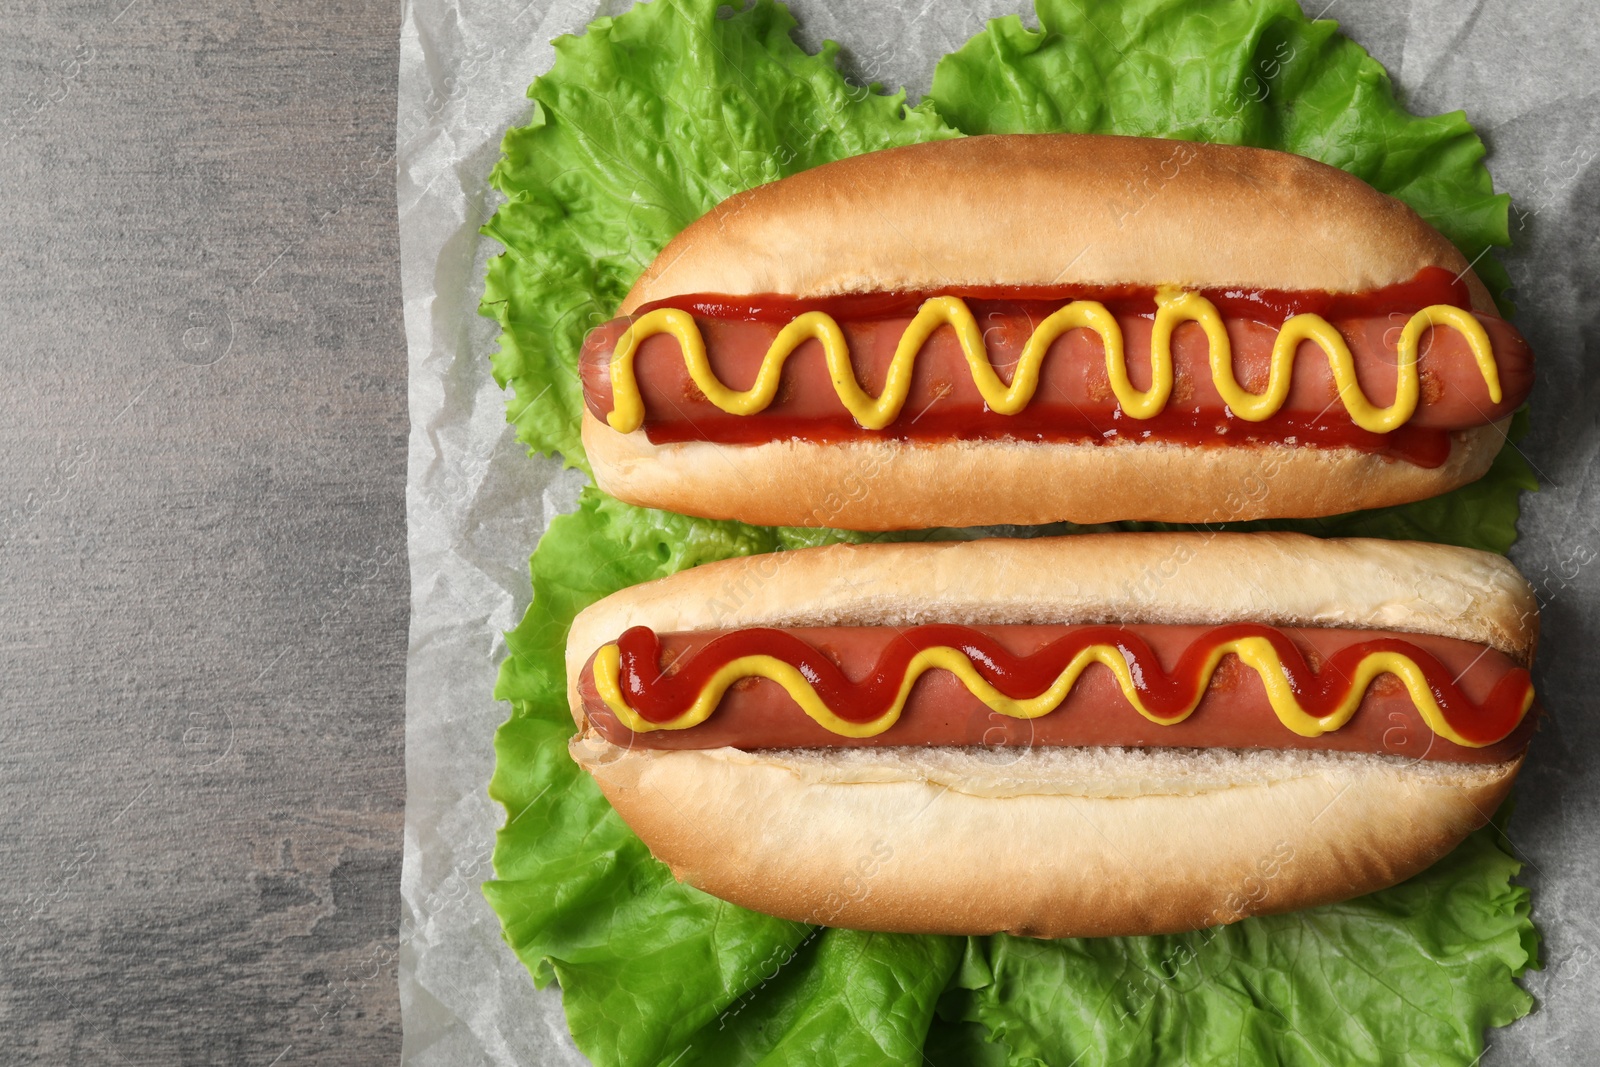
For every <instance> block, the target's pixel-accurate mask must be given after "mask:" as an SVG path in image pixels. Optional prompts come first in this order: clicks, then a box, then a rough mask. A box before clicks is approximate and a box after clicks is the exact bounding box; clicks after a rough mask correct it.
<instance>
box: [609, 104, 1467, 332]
mask: <svg viewBox="0 0 1600 1067" xmlns="http://www.w3.org/2000/svg"><path fill="white" fill-rule="evenodd" d="M1130 187H1131V191H1130ZM1124 207H1126V208H1128V209H1129V210H1127V211H1126V213H1125V214H1124V213H1123V210H1122V209H1123V208H1124ZM1430 266H1438V267H1443V268H1445V269H1446V270H1448V271H1450V272H1451V273H1452V274H1457V273H1460V274H1463V277H1464V278H1465V279H1466V280H1467V283H1468V286H1469V288H1470V289H1471V292H1472V294H1473V299H1472V306H1473V309H1474V310H1475V311H1481V312H1483V313H1484V314H1488V315H1493V314H1495V313H1496V312H1495V306H1494V301H1493V300H1492V299H1490V297H1489V292H1488V290H1487V289H1485V288H1484V287H1483V283H1482V282H1480V281H1479V280H1478V278H1477V276H1476V275H1474V274H1473V273H1472V272H1471V269H1470V268H1469V267H1468V265H1467V261H1466V258H1465V257H1463V256H1462V255H1461V253H1460V252H1459V251H1458V250H1457V249H1456V247H1455V246H1454V245H1452V244H1451V243H1450V242H1449V241H1448V240H1446V239H1445V238H1444V236H1443V235H1442V234H1440V233H1439V231H1437V230H1435V229H1434V228H1433V227H1431V226H1429V225H1428V224H1427V223H1426V222H1424V221H1422V219H1421V218H1420V217H1418V215H1417V213H1416V212H1414V211H1412V210H1411V209H1410V208H1409V207H1407V206H1406V205H1405V204H1402V203H1401V202H1400V201H1398V200H1395V199H1394V198H1393V197H1388V196H1385V195H1383V194H1382V193H1380V192H1378V191H1377V190H1376V189H1374V188H1372V186H1370V185H1368V184H1367V183H1366V182H1363V181H1362V180H1361V179H1360V178H1356V177H1354V176H1352V175H1350V174H1346V173H1345V172H1344V171H1342V170H1339V169H1338V168H1337V167H1330V166H1328V165H1326V164H1324V163H1318V162H1316V161H1315V160H1311V159H1306V158H1305V157H1303V156H1296V155H1291V154H1289V153H1287V152H1273V151H1269V150H1268V149H1264V148H1244V147H1240V146H1236V145H1212V144H1192V143H1189V142H1182V141H1169V140H1163V139H1160V138H1155V137H1108V136H1100V135H1085V134H1070V133H1060V134H998V135H988V136H983V137H962V138H956V139H953V140H948V141H932V142H929V143H926V144H918V145H907V146H905V147H902V148H890V149H886V150H884V151H881V152H870V153H868V154H866V155H861V156H853V157H851V158H849V159H841V160H839V161H838V162H836V163H828V164H825V165H824V166H820V167H816V168H813V169H812V170H807V171H802V172H801V173H799V174H795V175H792V176H791V177H788V178H784V179H783V180H782V181H777V182H772V183H770V184H768V185H762V186H758V187H756V188H754V189H750V190H747V191H745V192H742V193H738V194H736V195H734V196H731V197H729V198H728V199H727V200H724V201H723V202H722V203H721V204H718V205H717V206H716V207H714V208H712V209H711V210H710V211H709V212H707V213H706V214H705V215H704V216H703V217H702V218H700V219H698V220H696V221H695V222H693V223H691V224H690V225H689V226H688V227H686V228H685V229H684V230H683V231H682V232H681V233H679V234H678V235H677V237H675V238H673V239H672V240H671V241H669V242H668V243H667V246H666V248H664V249H663V250H662V252H661V255H659V256H658V257H656V260H655V261H654V262H653V263H652V264H651V265H650V266H649V267H648V268H647V269H646V270H645V272H644V274H642V275H641V276H640V277H639V280H638V281H637V282H636V283H634V286H633V289H632V290H631V291H630V292H629V293H628V296H627V298H626V299H625V300H624V301H623V302H622V308H621V310H622V312H623V313H624V314H627V313H629V312H632V311H634V310H635V309H637V308H639V307H640V306H642V305H643V304H646V303H649V302H650V301H653V300H661V299H663V298H664V297H669V296H676V295H680V294H683V293H725V294H728V295H743V294H751V293H784V294H787V295H790V296H799V297H814V296H833V295H837V294H841V293H853V292H873V291H892V290H913V291H915V290H928V289H937V288H942V287H947V286H964V285H971V286H983V285H1074V284H1083V285H1094V284H1125V285H1181V286H1195V287H1200V286H1207V287H1210V286H1221V285H1232V286H1239V287H1241V288H1260V289H1324V290H1328V291H1331V292H1361V291H1363V290H1368V289H1381V288H1383V287H1385V286H1388V285H1394V284H1396V283H1398V282H1403V281H1406V280H1407V279H1409V278H1412V277H1414V276H1415V275H1416V273H1417V272H1418V271H1420V270H1421V269H1422V268H1424V267H1430Z"/></svg>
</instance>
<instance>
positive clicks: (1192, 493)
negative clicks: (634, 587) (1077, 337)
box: [583, 134, 1505, 530]
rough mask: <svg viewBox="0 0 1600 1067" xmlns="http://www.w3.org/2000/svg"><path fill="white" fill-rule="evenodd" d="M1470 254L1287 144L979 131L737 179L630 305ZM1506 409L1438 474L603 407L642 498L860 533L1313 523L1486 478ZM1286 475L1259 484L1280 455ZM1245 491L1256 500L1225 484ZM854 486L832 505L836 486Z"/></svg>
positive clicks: (620, 476)
mask: <svg viewBox="0 0 1600 1067" xmlns="http://www.w3.org/2000/svg"><path fill="white" fill-rule="evenodd" d="M1427 266H1439V267H1443V268H1445V269H1447V270H1449V271H1451V272H1452V273H1459V274H1461V275H1462V276H1463V278H1464V279H1465V280H1466V282H1467V284H1468V287H1469V289H1470V291H1471V294H1472V303H1473V307H1474V308H1475V309H1476V310H1477V311H1479V312H1482V313H1484V314H1487V315H1494V314H1495V313H1496V312H1495V307H1494V302H1493V300H1492V299H1491V298H1490V297H1489V294H1488V291H1487V290H1486V289H1485V288H1484V287H1483V285H1482V283H1481V282H1480V281H1479V280H1478V278H1477V277H1476V276H1475V275H1474V274H1473V273H1472V270H1471V268H1470V266H1469V265H1468V264H1467V262H1466V260H1465V259H1464V258H1463V257H1462V255H1461V253H1460V252H1459V251H1457V250H1456V248H1455V247H1454V246H1453V245H1451V244H1450V242H1449V241H1448V240H1446V239H1445V238H1444V237H1443V236H1442V235H1441V234H1439V233H1438V232H1437V231H1436V230H1434V229H1433V228H1432V227H1430V226H1429V225H1428V224H1427V223H1426V222H1424V221H1423V220H1422V219H1421V218H1419V217H1418V216H1417V215H1416V213H1415V212H1413V211H1412V210H1411V209H1410V208H1408V207H1407V206H1405V205H1404V204H1402V203H1401V202H1399V201H1398V200H1395V199H1393V198H1391V197H1388V196H1385V195H1383V194H1382V193H1379V192H1378V191H1377V190H1375V189H1373V188H1372V187H1370V186H1368V185H1367V184H1365V183H1364V182H1362V181H1361V180H1360V179H1358V178H1355V177H1352V176H1351V175H1349V174H1346V173H1344V172H1343V171H1341V170H1338V169H1337V168H1334V167H1329V166H1326V165H1324V164H1321V163H1317V162H1315V161H1313V160H1309V159H1305V158H1302V157H1300V156H1294V155H1289V154H1286V153H1282V152H1271V151H1267V150H1264V149H1256V148H1241V147H1236V146H1229V145H1204V144H1191V143H1188V142H1178V141H1167V140H1160V139H1155V138H1139V137H1103V136H1086V135H1077V134H1033V135H1011V136H985V137H967V138H959V139H955V140H947V141H936V142H931V143H928V144H921V145H911V146H906V147H903V148H894V149H889V150H886V151H882V152H873V153H869V154H867V155H863V156H856V157H853V158H851V159H845V160H840V161H839V162H836V163H830V164H827V165H825V166H821V167H817V168H815V169H813V170H808V171H804V172H802V173H800V174H796V175H793V176H791V177H788V178H785V179H782V180H781V181H777V182H773V183H771V184H769V185H763V186H760V187H758V188H755V189H751V190H748V191H747V192H744V193H740V194H738V195H736V196H733V197H730V198H729V199H728V200H726V201H724V202H723V203H722V204H719V205H718V206H717V207H715V208H713V209H712V210H711V211H710V212H709V213H707V214H706V215H705V216H704V217H702V218H701V219H699V220H697V221H696V222H694V223H692V224H691V225H690V226H689V227H687V228H686V229H685V230H683V232H682V233H680V234H679V235H678V236H677V237H676V238H674V239H673V240H672V241H671V242H670V243H669V244H668V245H667V247H666V248H665V249H664V250H663V251H662V253H661V255H660V256H659V257H657V259H656V260H655V262H653V263H652V264H651V265H650V267H649V268H648V269H647V270H646V271H645V273H644V274H643V276H642V277H640V279H639V280H638V282H637V283H636V284H635V285H634V287H633V289H632V291H631V292H630V293H629V294H628V297H627V299H626V300H624V301H623V304H622V307H621V309H620V310H621V313H624V314H626V313H628V312H631V311H632V310H634V309H635V308H637V307H639V306H641V305H642V304H645V303H648V302H651V301H654V300H660V299H663V298H665V297H669V296H679V295H684V294H689V293H725V294H730V295H739V294H750V293H783V294H787V295H791V296H798V297H814V296H830V295H836V294H840V293H851V292H871V291H885V290H897V289H899V290H928V289H938V288H944V287H953V286H984V285H1072V284H1085V285H1095V284H1106V285H1119V284H1125V285H1141V286H1159V285H1167V284H1173V285H1184V286H1222V285H1233V286H1241V287H1254V288H1274V289H1302V290H1329V291H1339V292H1361V291H1365V290H1370V289H1375V288H1381V287H1383V286H1387V285H1392V284H1396V283H1399V282H1404V281H1408V280H1410V279H1411V278H1413V277H1414V276H1415V275H1416V273H1417V272H1418V271H1419V270H1421V269H1422V268H1423V267H1427ZM1504 436H1505V435H1504V424H1499V425H1496V426H1492V427H1491V426H1484V427H1479V428H1477V429H1474V430H1470V431H1467V432H1465V433H1462V434H1459V435H1457V436H1456V439H1455V440H1454V442H1453V447H1452V450H1451V454H1450V456H1449V458H1448V460H1447V461H1446V462H1445V463H1444V464H1443V465H1442V466H1440V467H1438V468H1435V469H1427V468H1422V467H1417V466H1415V465H1413V464H1410V463H1407V462H1404V461H1396V460H1387V459H1382V458H1379V457H1375V456H1372V455H1369V454H1366V453H1362V452H1359V451H1357V450H1354V449H1307V448H1295V447H1281V448H1255V447H1244V446H1241V447H1224V448H1215V449H1196V448H1188V447H1181V446H1160V445H1157V446H1151V445H1146V444H1128V445H1121V446H1097V445H1090V444H1058V443H1038V442H1034V443H1023V442H1009V441H986V442H978V441H974V442H933V443H919V444H909V445H908V444H902V443H899V442H894V441H882V440H877V439H870V438H869V439H864V440H862V441H859V442H855V443H852V444H849V445H838V444H812V443H808V442H805V441H783V442H775V443H771V444H761V445H719V444H707V443H703V442H694V443H687V444H663V445H654V444H652V443H650V441H649V440H648V439H647V438H646V436H645V434H644V432H643V431H642V430H641V431H635V432H633V433H631V434H626V435H625V434H619V433H617V432H616V431H615V430H612V429H611V428H610V427H608V426H606V425H605V424H604V423H602V422H600V421H598V420H596V419H594V418H593V417H592V416H590V415H589V414H588V413H587V412H586V413H585V416H584V425H583V442H584V448H585V450H586V451H587V453H588V456H589V462H590V464H591V466H592V468H593V470H594V475H595V480H596V482H597V483H598V484H599V485H600V487H601V488H602V489H604V490H606V491H607V492H609V493H611V494H612V495H614V496H616V497H618V498H620V499H623V500H627V501H629V502H631V503H636V504H642V505H646V506H650V507H664V508H671V509H672V510H675V511H680V512H685V513H688V514H694V515H705V516H711V517H716V518H737V519H741V520H745V521H750V522H758V523H763V524H775V525H831V526H841V527H848V528H852V529H862V530H887V529H909V528H915V527H925V526H973V525H987V524H993V523H1043V522H1054V521H1060V520H1065V521H1070V522H1079V523H1095V522H1105V521H1112V520H1118V519H1147V520H1161V521H1174V522H1215V521H1222V520H1226V519H1249V518H1260V517H1279V518H1286V517H1311V516H1320V515H1330V514H1336V513H1339V512H1345V511H1354V510H1359V509H1362V508H1371V507H1381V506H1385V505H1389V504H1394V503H1400V502H1404V501H1410V500H1419V499H1423V498H1426V497H1429V496H1435V495H1437V494H1439V493H1443V492H1446V491H1448V490H1450V489H1454V488H1456V487H1457V486H1460V485H1464V484H1466V483H1467V482H1471V481H1473V480H1475V479H1477V478H1479V477H1481V476H1482V475H1483V473H1484V471H1486V470H1487V469H1488V466H1489V463H1490V461H1491V460H1492V459H1493V458H1494V455H1495V453H1496V452H1497V451H1498V450H1499V448H1500V446H1501V444H1502V443H1503V441H1504ZM1264 468H1268V469H1271V470H1273V471H1274V472H1275V476H1274V477H1273V478H1272V479H1270V481H1271V490H1270V492H1268V493H1266V494H1265V495H1262V496H1250V497H1242V496H1241V494H1243V493H1246V492H1247V491H1248V490H1247V487H1248V486H1249V485H1250V484H1252V482H1253V480H1254V479H1257V478H1259V476H1260V472H1261V470H1263V469H1264ZM1230 496H1240V497H1241V503H1240V506H1239V507H1237V508H1229V507H1226V506H1225V505H1224V504H1223V503H1222V502H1223V501H1224V500H1226V499H1228V498H1229V497H1230ZM830 500H835V501H843V503H839V504H829V503H828V501H830Z"/></svg>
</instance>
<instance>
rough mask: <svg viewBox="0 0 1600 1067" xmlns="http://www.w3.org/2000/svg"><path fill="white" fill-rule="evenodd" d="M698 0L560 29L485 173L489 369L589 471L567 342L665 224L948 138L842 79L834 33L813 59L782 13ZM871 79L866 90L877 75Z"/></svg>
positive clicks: (897, 99)
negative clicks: (494, 347) (726, 13)
mask: <svg viewBox="0 0 1600 1067" xmlns="http://www.w3.org/2000/svg"><path fill="white" fill-rule="evenodd" d="M715 10H716V5H715V4H713V3H709V2H704V0H656V2H655V3H650V4H640V5H638V6H636V7H634V8H632V9H631V10H629V11H628V12H627V13H626V14H624V15H621V16H619V17H616V18H600V19H596V20H595V21H594V22H592V23H590V24H589V26H588V28H587V30H586V31H585V32H584V34H583V36H581V37H561V38H558V39H557V40H556V42H555V51H556V61H555V65H554V66H553V67H551V69H550V73H548V74H546V75H544V76H543V77H541V78H538V79H537V80H535V81H534V83H533V84H532V85H531V86H530V87H529V88H528V96H529V97H530V98H532V100H533V102H534V103H533V116H532V119H531V120H530V121H529V124H528V125H527V126H524V127H521V128H519V129H513V130H511V131H510V132H509V133H507V134H506V137H505V144H504V146H503V147H504V156H503V158H502V159H501V160H500V163H499V164H498V165H497V166H496V167H495V168H494V171H493V172H492V173H491V174H490V176H489V181H490V184H492V185H493V186H494V187H495V188H496V189H498V190H500V192H502V193H504V194H505V196H506V197H507V203H506V204H504V205H503V206H502V207H501V208H500V209H499V211H497V212H496V213H495V215H494V217H493V218H492V219H491V220H490V221H489V223H488V225H486V226H485V227H484V229H483V232H484V233H486V234H488V235H489V236H490V237H493V238H494V239H495V240H497V241H499V242H500V243H501V244H502V245H504V246H505V248H506V251H505V252H504V253H503V254H501V255H499V256H496V257H495V258H494V259H493V260H491V261H490V263H489V271H488V283H487V285H486V287H485V291H484V298H483V304H482V310H483V312H484V314H486V315H490V316H492V317H493V318H495V319H497V320H498V321H499V323H500V326H501V334H500V348H499V351H498V352H497V353H495V355H494V374H495V379H496V380H497V381H498V382H499V383H500V384H501V385H502V386H508V387H509V388H510V389H511V390H512V396H511V397H510V398H508V399H507V401H506V411H507V416H508V418H510V420H511V421H512V422H513V423H515V424H516V427H517V434H518V437H519V438H520V439H521V440H522V441H523V442H524V443H525V444H527V445H528V447H529V448H530V449H531V450H532V451H535V452H544V453H551V452H559V453H561V454H562V455H563V456H565V457H566V459H567V461H568V462H569V463H572V464H577V465H580V466H584V467H585V468H587V463H586V461H585V460H584V456H583V446H582V445H581V444H580V443H579V440H578V417H579V415H580V414H581V413H582V410H583V390H582V387H581V386H580V385H579V382H578V374H577V365H578V362H577V361H578V349H579V346H580V344H581V343H582V341H583V336H584V334H585V333H587V332H588V331H589V330H590V329H591V328H592V327H594V326H597V325H599V324H600V323H602V322H605V321H606V320H607V319H609V318H611V316H612V314H613V313H614V312H615V311H616V308H617V305H618V304H620V303H621V302H622V298H623V297H624V296H625V295H626V294H627V291H628V288H629V287H630V286H631V285H632V284H633V281H634V279H635V278H637V277H638V276H639V274H640V273H641V272H642V271H643V270H644V268H645V266H646V265H648V264H649V262H650V261H651V260H652V259H654V258H655V256H656V253H658V252H660V251H661V249H662V247H663V246H664V245H665V244H666V243H667V242H668V241H669V240H671V239H672V237H673V236H674V235H675V234H677V232H678V231H679V230H681V229H683V228H684V227H685V226H687V225H688V224H689V223H691V222H693V221H694V220H695V219H697V218H699V217H700V216H701V215H703V214H705V213H706V212H707V211H709V210H710V209H711V208H712V207H714V206H715V205H716V204H717V203H719V202H720V201H722V200H725V199H727V198H728V197H730V196H732V195H733V194H734V193H737V192H741V191H743V190H745V189H748V188H750V187H752V186H755V185H760V184H762V183H764V182H769V181H774V180H776V179H778V178H781V177H783V176H784V175H787V174H793V173H795V172H796V171H801V170H806V169H807V168H810V167H814V166H816V165H818V164H819V163H827V162H830V161H832V160H835V159H843V158H844V157H846V156H854V155H859V154H861V153H862V152H870V151H873V150H875V149H879V148H889V147H892V146H894V145H899V144H911V143H914V142H918V141H926V140H932V139H936V138H941V137H953V136H955V135H956V134H955V131H954V130H952V129H950V128H949V127H947V126H945V125H944V123H942V122H940V121H939V119H938V118H937V117H936V116H935V115H934V114H933V111H932V108H931V107H929V106H926V105H924V106H922V107H918V108H911V109H909V110H908V109H907V108H906V107H905V93H904V92H899V93H896V94H894V95H892V96H885V95H882V94H880V93H878V92H875V91H871V90H869V89H866V88H862V87H859V86H852V85H850V84H849V83H848V82H846V81H845V80H844V78H843V77H841V76H840V74H839V72H838V70H837V67H836V56H837V54H838V50H839V46H838V45H836V44H834V43H832V42H829V43H828V44H827V45H826V46H825V47H824V48H823V50H822V52H821V54H819V55H808V54H807V53H806V52H805V51H804V50H802V49H801V48H800V47H799V46H798V45H796V44H795V43H794V41H793V40H792V39H791V38H790V36H789V34H790V31H791V30H792V29H793V28H794V19H793V18H791V17H790V15H789V10H788V8H785V7H783V6H782V5H779V4H774V3H770V2H767V0H761V2H758V3H757V4H755V6H754V7H752V8H751V9H749V10H747V11H744V12H741V13H739V14H737V15H734V16H733V17H732V18H717V17H716V16H715ZM873 88H874V89H875V88H876V87H873Z"/></svg>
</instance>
